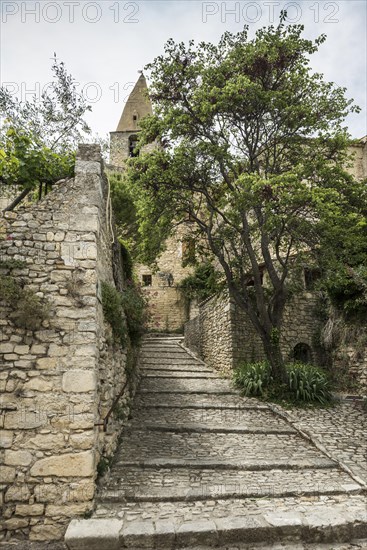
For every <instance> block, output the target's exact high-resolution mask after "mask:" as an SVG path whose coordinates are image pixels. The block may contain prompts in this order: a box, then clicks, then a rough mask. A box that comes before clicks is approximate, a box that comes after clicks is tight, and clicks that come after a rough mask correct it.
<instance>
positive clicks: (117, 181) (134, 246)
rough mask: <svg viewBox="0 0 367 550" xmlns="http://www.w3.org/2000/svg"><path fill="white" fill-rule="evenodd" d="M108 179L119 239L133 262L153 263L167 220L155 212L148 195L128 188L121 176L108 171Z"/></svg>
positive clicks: (167, 233)
mask: <svg viewBox="0 0 367 550" xmlns="http://www.w3.org/2000/svg"><path fill="white" fill-rule="evenodd" d="M108 179H109V184H110V187H111V199H112V208H113V212H114V216H115V222H116V225H117V230H118V236H119V240H120V241H121V242H122V243H123V244H124V246H125V247H126V248H128V250H129V251H130V253H131V256H132V258H133V260H135V261H139V262H140V263H144V264H153V263H154V262H155V260H156V258H157V256H158V255H159V253H160V252H161V251H162V247H163V242H164V239H165V238H167V237H168V235H169V232H170V229H171V226H170V222H171V219H170V218H169V217H167V216H166V215H165V213H164V212H157V211H156V210H155V208H154V205H153V204H151V203H150V202H149V196H148V193H146V192H145V191H144V190H143V189H136V188H134V187H133V186H131V184H130V181H129V179H128V178H127V177H126V174H125V173H123V174H122V173H117V172H111V173H110V174H109V175H108Z"/></svg>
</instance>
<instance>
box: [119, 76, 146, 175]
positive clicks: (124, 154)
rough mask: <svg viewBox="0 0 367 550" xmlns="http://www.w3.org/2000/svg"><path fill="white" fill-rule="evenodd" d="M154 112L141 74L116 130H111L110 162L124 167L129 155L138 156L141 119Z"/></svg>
mask: <svg viewBox="0 0 367 550" xmlns="http://www.w3.org/2000/svg"><path fill="white" fill-rule="evenodd" d="M151 114H153V111H152V104H151V102H150V99H149V97H148V86H147V81H146V80H145V76H144V75H143V74H141V75H140V77H139V79H138V81H137V83H136V84H135V86H134V89H133V91H132V92H131V94H130V96H129V99H128V100H127V102H126V105H125V107H124V110H123V112H122V115H121V118H120V121H119V123H118V125H117V130H116V131H115V132H110V145H111V150H110V164H111V165H112V166H116V167H123V165H124V163H125V161H126V160H127V159H128V158H129V157H134V156H136V154H137V152H136V150H135V147H136V143H137V139H138V133H139V131H140V130H139V121H140V120H141V119H142V118H144V117H145V116H147V115H151Z"/></svg>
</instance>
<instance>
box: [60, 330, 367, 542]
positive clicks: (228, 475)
mask: <svg viewBox="0 0 367 550" xmlns="http://www.w3.org/2000/svg"><path fill="white" fill-rule="evenodd" d="M153 341H154V343H153ZM181 341H182V339H177V338H175V339H171V338H170V339H165V338H162V337H161V335H160V338H157V339H153V338H151V339H149V342H148V340H146V341H145V343H144V344H143V360H142V365H143V368H142V374H143V378H142V380H141V384H140V388H139V391H138V393H137V395H136V397H135V402H134V408H133V410H132V418H131V420H130V422H129V425H128V426H126V427H125V429H124V432H123V434H122V438H121V444H120V447H119V449H118V451H117V453H116V455H115V458H114V464H113V468H112V470H111V472H110V475H109V477H108V478H107V479H106V480H105V483H104V485H103V487H102V490H101V491H100V493H99V496H98V499H97V509H96V510H95V512H94V515H93V518H91V519H89V520H73V521H72V522H71V524H70V525H69V528H68V531H67V534H66V537H65V540H66V542H67V545H68V548H69V550H120V549H121V550H122V549H127V548H131V549H135V550H143V549H145V550H147V549H150V550H153V549H154V550H158V549H159V550H176V549H177V550H178V549H181V550H184V549H186V550H209V549H210V548H217V550H256V549H258V550H260V549H261V550H273V548H272V546H273V545H272V541H277V544H278V546H277V547H276V546H274V550H283V548H284V550H320V549H321V548H323V549H324V550H332V549H335V550H350V549H349V542H350V541H351V540H353V539H365V538H367V513H366V494H365V493H363V491H365V489H363V488H362V483H363V482H361V484H359V483H358V479H357V478H356V479H353V477H351V476H350V475H348V473H346V472H347V470H346V469H345V468H344V467H340V466H339V463H338V462H336V461H335V460H333V459H331V458H328V456H331V455H330V454H329V455H328V456H327V452H326V451H323V450H320V449H322V447H320V449H319V448H317V446H316V445H315V444H313V443H311V441H309V440H308V439H307V437H305V436H301V435H300V433H299V432H298V431H297V429H296V428H297V427H296V425H293V423H292V421H291V420H289V419H287V417H286V415H284V414H283V415H281V414H279V413H278V412H276V408H274V407H273V409H274V412H273V410H272V408H270V407H269V406H267V405H264V404H263V403H261V402H260V401H258V400H256V399H253V398H244V397H242V396H240V394H239V392H238V391H236V390H235V388H234V387H233V386H232V384H231V382H230V381H227V380H223V379H221V378H218V377H217V376H218V375H216V374H215V373H214V371H212V370H211V369H208V368H207V367H206V366H205V365H204V364H203V363H202V362H200V361H198V360H196V359H195V358H194V357H192V356H191V355H190V354H188V353H186V352H185V350H184V349H183V348H181V347H180V346H179V342H181ZM301 414H302V413H301ZM330 414H331V415H332V412H331V413H330ZM300 416H301V415H300ZM329 424H330V425H331V423H329ZM325 429H326V430H327V429H328V428H325ZM326 434H327V431H326ZM347 452H348V453H349V447H348V449H347ZM348 456H349V455H348ZM343 468H344V469H343ZM334 541H337V545H334ZM343 541H346V543H347V544H346V545H344V546H343V545H342V546H340V544H341V543H343ZM321 543H322V545H324V544H326V545H327V546H325V547H324V546H322V545H321V546H320V544H321ZM361 544H362V545H363V544H364V543H363V541H362V543H361ZM312 545H313V546H312ZM356 548H357V549H358V550H359V549H360V548H361V549H362V548H363V546H357V547H356Z"/></svg>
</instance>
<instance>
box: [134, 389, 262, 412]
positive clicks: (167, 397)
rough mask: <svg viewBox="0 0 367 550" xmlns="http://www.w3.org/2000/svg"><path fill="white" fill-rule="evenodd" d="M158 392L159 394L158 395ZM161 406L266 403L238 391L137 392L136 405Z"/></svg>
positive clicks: (220, 406) (231, 405)
mask: <svg viewBox="0 0 367 550" xmlns="http://www.w3.org/2000/svg"><path fill="white" fill-rule="evenodd" d="M157 394H158V395H157ZM157 405H159V406H160V407H167V408H171V407H174V408H180V407H182V408H187V407H189V408H191V407H199V408H205V407H215V408H219V409H220V408H227V407H233V408H236V409H237V408H242V407H255V408H256V409H257V408H258V407H265V408H267V407H266V406H265V405H259V401H258V400H257V399H254V398H251V397H242V396H241V395H239V394H238V393H235V394H234V393H231V392H226V393H218V392H215V393H211V394H208V393H207V392H201V393H197V392H190V391H189V392H180V393H173V392H169V393H165V394H162V397H160V396H159V392H151V393H150V392H146V391H144V392H142V393H137V394H136V396H135V399H134V406H135V407H141V408H144V407H155V406H157Z"/></svg>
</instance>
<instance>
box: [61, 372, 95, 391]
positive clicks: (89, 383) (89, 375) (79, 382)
mask: <svg viewBox="0 0 367 550" xmlns="http://www.w3.org/2000/svg"><path fill="white" fill-rule="evenodd" d="M96 385H97V379H96V375H95V373H94V372H92V371H88V370H72V371H68V372H65V373H64V375H63V378H62V389H63V391H64V392H72V393H85V392H89V391H94V390H95V389H96Z"/></svg>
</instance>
